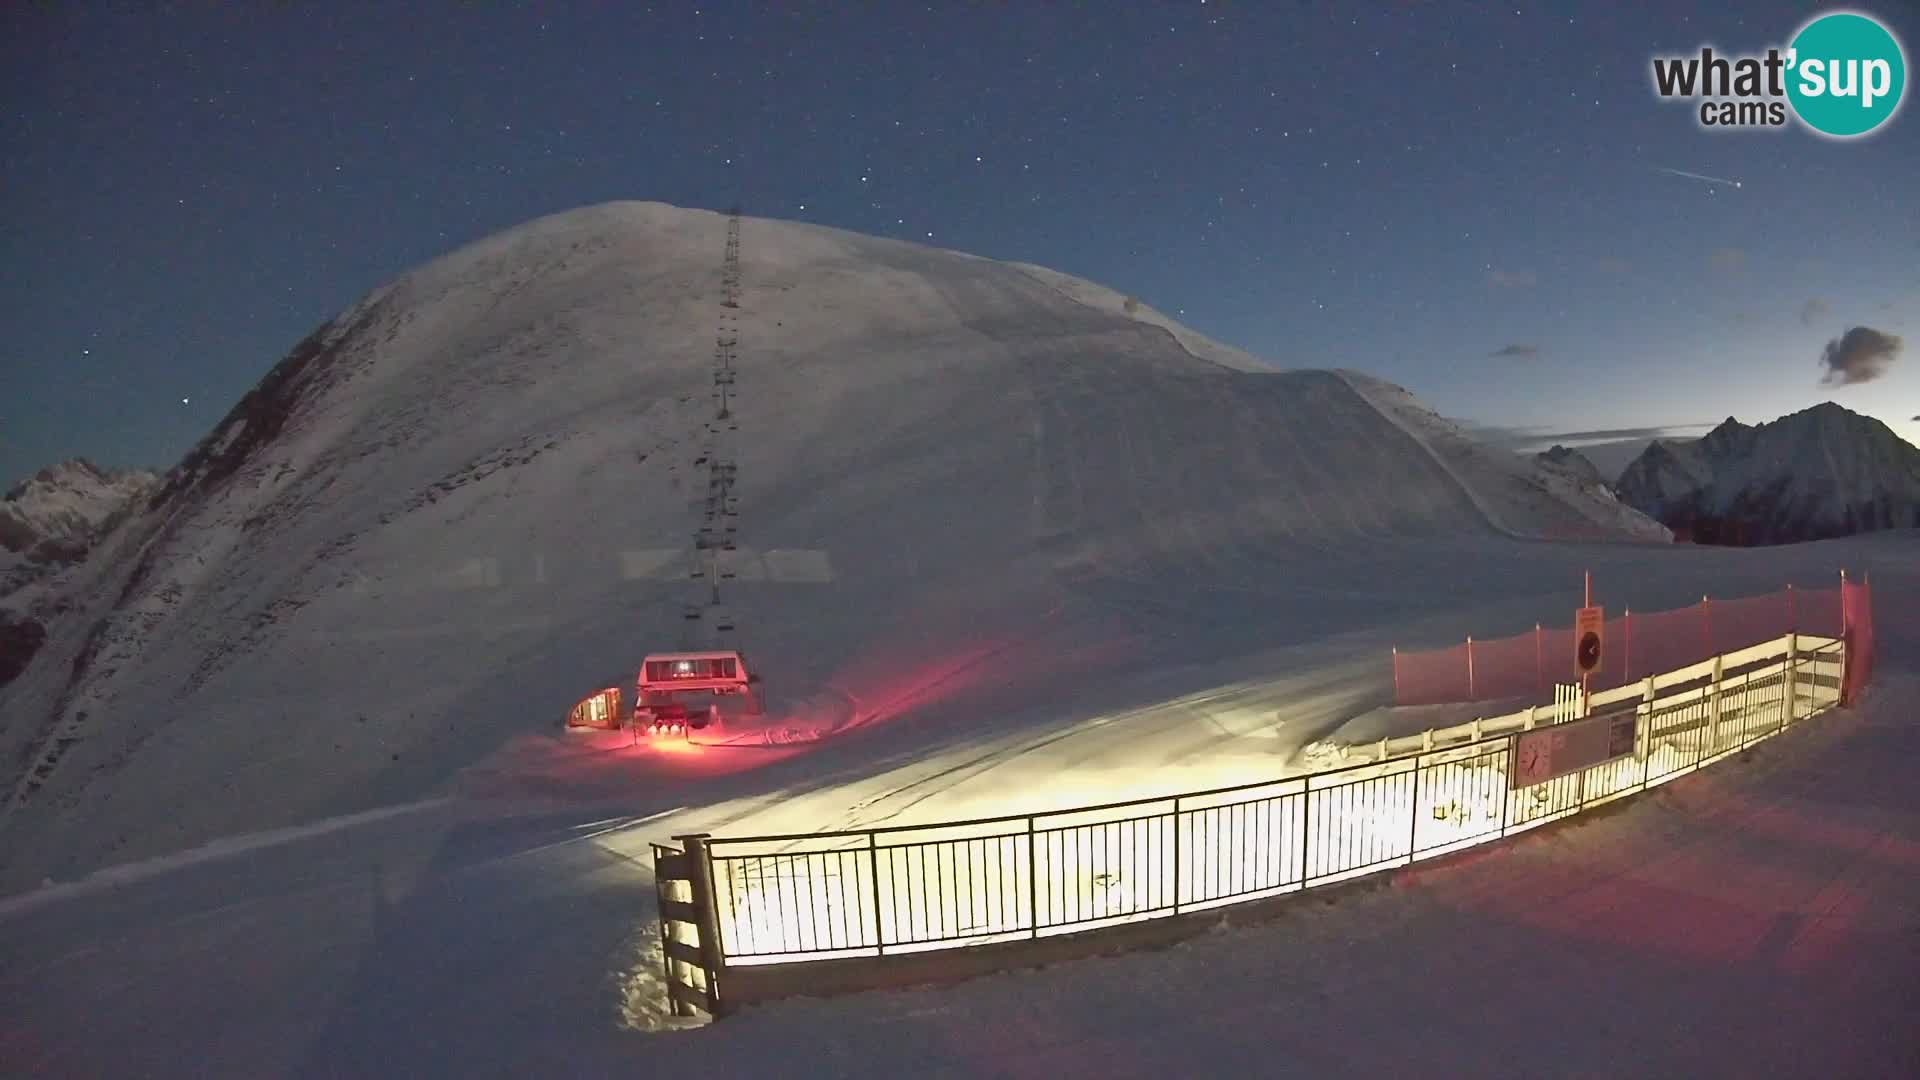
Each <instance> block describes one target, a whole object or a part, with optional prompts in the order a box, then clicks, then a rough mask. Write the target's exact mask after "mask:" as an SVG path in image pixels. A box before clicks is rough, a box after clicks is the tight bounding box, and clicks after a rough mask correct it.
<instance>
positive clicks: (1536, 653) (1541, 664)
mask: <svg viewBox="0 0 1920 1080" xmlns="http://www.w3.org/2000/svg"><path fill="white" fill-rule="evenodd" d="M1546 688H1547V648H1546V643H1545V641H1544V640H1542V636H1541V631H1540V624H1539V623H1534V624H1533V690H1534V693H1536V694H1537V693H1540V692H1542V691H1544V690H1546Z"/></svg>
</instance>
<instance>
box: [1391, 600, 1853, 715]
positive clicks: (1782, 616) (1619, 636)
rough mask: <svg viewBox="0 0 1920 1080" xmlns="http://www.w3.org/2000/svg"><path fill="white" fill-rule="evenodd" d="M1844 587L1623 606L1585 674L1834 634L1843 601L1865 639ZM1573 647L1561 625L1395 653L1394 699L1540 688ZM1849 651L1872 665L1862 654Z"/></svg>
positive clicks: (1566, 673) (1566, 667) (1568, 668)
mask: <svg viewBox="0 0 1920 1080" xmlns="http://www.w3.org/2000/svg"><path fill="white" fill-rule="evenodd" d="M1847 588H1848V589H1849V590H1850V591H1849V593H1848V594H1847V595H1848V596H1851V597H1854V599H1852V600H1846V599H1844V598H1843V596H1842V593H1841V590H1840V589H1837V588H1830V589H1783V590H1781V591H1779V592H1772V593H1766V594H1764V595H1761V596H1747V597H1737V598H1733V599H1709V600H1706V601H1703V602H1701V603H1698V604H1691V605H1688V606H1687V607H1684V608H1675V609H1672V610H1669V611H1653V612H1642V611H1635V612H1631V613H1628V612H1624V611H1623V612H1621V613H1620V614H1618V615H1615V616H1614V617H1613V618H1610V619H1608V620H1607V626H1606V642H1607V646H1606V652H1605V655H1604V657H1603V659H1602V662H1601V667H1600V670H1599V671H1598V672H1596V673H1595V675H1594V678H1593V680H1592V686H1593V689H1594V690H1596V691H1602V690H1611V689H1614V688H1616V687H1619V686H1623V685H1625V684H1627V683H1630V682H1634V681H1636V680H1638V679H1642V678H1645V677H1646V676H1647V675H1648V674H1650V673H1654V672H1661V671H1672V670H1674V669H1676V668H1682V667H1686V666H1687V665H1689V664H1695V663H1699V662H1700V661H1702V660H1705V659H1707V658H1709V657H1711V656H1715V655H1719V654H1725V653H1729V652H1734V651H1736V650H1738V649H1741V648H1745V647H1747V646H1750V645H1754V644H1757V643H1759V642H1764V641H1772V640H1774V639H1775V638H1779V637H1783V636H1785V635H1786V634H1788V633H1791V632H1795V631H1797V632H1799V633H1802V634H1808V635H1812V636H1819V637H1835V638H1837V637H1840V636H1842V633H1843V629H1844V628H1845V627H1846V626H1847V623H1848V618H1849V616H1848V615H1847V614H1845V613H1843V610H1842V605H1843V604H1854V605H1856V606H1859V607H1860V608H1861V609H1862V612H1863V614H1862V616H1861V617H1860V618H1859V619H1856V620H1854V621H1856V622H1859V623H1861V625H1863V626H1865V627H1866V628H1867V631H1866V632H1867V634H1868V635H1870V634H1871V626H1872V621H1871V615H1870V613H1869V612H1868V611H1867V609H1868V607H1869V604H1868V599H1867V597H1868V593H1867V590H1866V588H1865V586H1864V585H1863V584H1858V583H1848V585H1847ZM1855 636H1856V637H1858V636H1859V631H1857V630H1856V632H1855ZM1573 644H1574V643H1573V629H1572V628H1571V627H1565V626H1562V627H1549V628H1545V629H1536V630H1534V631H1530V632H1527V633H1523V634H1516V635H1514V636H1512V637H1505V638H1491V639H1486V640H1480V639H1475V640H1474V642H1473V646H1472V650H1471V656H1469V650H1468V648H1467V646H1466V644H1465V643H1464V642H1463V643H1462V644H1460V645H1452V646H1448V647H1447V648H1444V649H1428V650H1408V651H1398V652H1396V653H1395V657H1394V671H1395V679H1394V703H1395V704H1397V705H1437V704H1444V703H1449V702H1459V701H1492V700H1497V699H1501V698H1509V697H1519V696H1524V695H1534V694H1544V693H1545V691H1546V688H1547V687H1549V686H1552V685H1553V684H1554V683H1556V682H1567V681H1578V679H1579V676H1578V674H1577V672H1576V670H1575V666H1574V657H1573ZM1853 652H1854V654H1855V655H1857V656H1860V657H1865V660H1864V663H1865V664H1866V665H1868V666H1870V665H1871V655H1870V650H1861V649H1858V648H1856V649H1854V650H1853ZM1862 670H1863V671H1864V670H1865V668H1864V667H1863V668H1862ZM1863 678H1864V676H1863Z"/></svg>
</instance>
